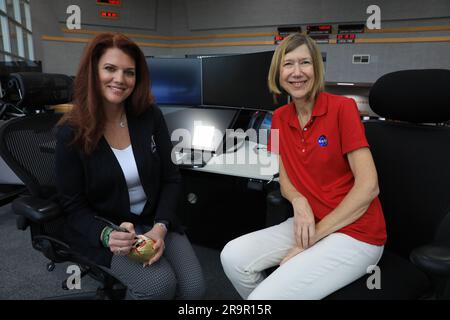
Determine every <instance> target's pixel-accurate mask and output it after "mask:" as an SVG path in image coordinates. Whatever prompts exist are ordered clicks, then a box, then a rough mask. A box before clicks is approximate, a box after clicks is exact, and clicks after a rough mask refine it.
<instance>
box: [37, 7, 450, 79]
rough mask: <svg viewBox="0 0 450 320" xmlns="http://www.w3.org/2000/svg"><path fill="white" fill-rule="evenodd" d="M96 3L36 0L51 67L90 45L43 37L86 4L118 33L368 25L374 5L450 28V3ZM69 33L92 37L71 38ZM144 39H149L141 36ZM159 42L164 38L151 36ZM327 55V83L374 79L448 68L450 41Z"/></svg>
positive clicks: (244, 49)
mask: <svg viewBox="0 0 450 320" xmlns="http://www.w3.org/2000/svg"><path fill="white" fill-rule="evenodd" d="M94 2H95V1H91V0H31V8H32V18H33V32H34V39H35V49H36V50H35V51H36V57H37V59H38V60H42V61H43V66H44V71H46V72H59V73H67V74H71V75H73V74H75V72H76V67H77V64H78V61H79V58H80V56H81V53H82V50H83V48H84V46H85V44H82V43H64V42H53V41H42V40H41V36H42V35H44V34H45V35H54V36H63V33H62V32H61V29H62V28H64V27H65V17H66V13H65V10H66V7H67V5H69V4H77V5H79V6H80V7H81V9H82V28H83V29H89V30H113V31H114V30H115V31H121V32H128V33H140V34H147V35H165V36H196V35H208V34H222V33H228V34H229V33H255V32H275V31H276V30H277V27H278V26H286V25H301V26H302V27H303V28H305V26H306V25H307V24H316V23H327V24H333V25H335V26H336V25H337V24H338V23H365V21H366V19H367V17H368V14H367V13H366V8H367V6H368V5H370V4H373V3H376V4H378V5H379V6H380V8H381V23H382V24H381V26H382V28H390V27H408V26H427V25H450V1H449V0H429V1H427V2H423V1H422V0H397V1H391V0H378V1H375V2H373V1H371V0H342V1H335V0H278V1H273V0H215V1H211V0H133V1H131V0H128V1H126V0H123V2H124V6H123V8H121V9H117V10H116V11H119V12H120V14H121V19H120V20H119V21H116V22H111V21H108V20H106V21H105V20H104V19H101V18H98V17H97V12H98V6H96V5H95V4H94ZM65 36H67V37H70V36H75V37H87V36H83V35H67V34H66V35H65ZM411 36H414V37H415V36H450V31H429V32H422V33H389V34H388V33H384V34H369V33H366V34H358V35H357V37H358V38H380V37H381V38H386V37H411ZM249 40H251V41H257V40H261V41H271V40H273V38H272V37H271V36H270V37H267V36H266V37H259V38H231V39H207V40H190V41H185V40H184V41H182V40H179V41H172V42H167V41H165V42H164V43H174V44H183V43H202V42H225V41H249ZM137 41H143V40H142V39H137ZM145 41H147V42H158V41H157V40H155V41H153V40H145ZM274 48H275V46H274V45H259V46H253V45H251V46H215V47H194V48H177V49H170V48H154V47H142V49H143V51H144V53H145V54H146V55H154V56H175V57H180V56H184V55H185V54H193V55H208V54H223V53H248V52H258V51H267V50H273V49H274ZM320 48H321V50H322V51H323V52H325V53H326V54H327V65H326V80H327V81H333V82H338V81H353V82H373V81H375V80H376V79H377V78H378V77H380V76H381V75H383V74H385V73H387V72H391V71H395V70H400V69H412V68H449V66H450V58H449V57H450V42H436V43H392V44H389V43H383V44H340V45H332V44H322V45H320ZM353 54H370V55H371V63H370V64H368V65H355V64H352V61H351V59H352V55H353Z"/></svg>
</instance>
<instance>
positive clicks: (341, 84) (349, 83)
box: [337, 82, 355, 86]
mask: <svg viewBox="0 0 450 320" xmlns="http://www.w3.org/2000/svg"><path fill="white" fill-rule="evenodd" d="M337 85H338V86H354V85H355V84H354V83H353V82H338V83H337Z"/></svg>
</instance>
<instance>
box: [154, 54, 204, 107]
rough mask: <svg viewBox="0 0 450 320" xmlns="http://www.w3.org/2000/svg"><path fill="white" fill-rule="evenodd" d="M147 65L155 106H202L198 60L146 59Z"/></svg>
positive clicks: (199, 63) (199, 61) (199, 62)
mask: <svg viewBox="0 0 450 320" xmlns="http://www.w3.org/2000/svg"><path fill="white" fill-rule="evenodd" d="M147 65H148V68H149V74H150V86H151V91H152V94H153V96H154V97H155V100H156V104H158V105H163V104H173V105H191V106H197V105H201V104H202V79H201V60H200V59H196V58H147Z"/></svg>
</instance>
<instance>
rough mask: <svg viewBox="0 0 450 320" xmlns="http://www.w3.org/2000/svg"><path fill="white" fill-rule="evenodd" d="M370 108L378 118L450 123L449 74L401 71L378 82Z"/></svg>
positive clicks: (444, 70)
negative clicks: (449, 121)
mask: <svg viewBox="0 0 450 320" xmlns="http://www.w3.org/2000/svg"><path fill="white" fill-rule="evenodd" d="M369 104H370V107H371V108H372V110H373V111H374V112H375V113H377V114H378V115H379V116H381V117H384V118H388V119H392V120H401V121H409V122H416V123H441V122H446V121H448V120H450V70H447V69H424V70H402V71H396V72H392V73H388V74H386V75H384V76H382V77H381V78H379V79H378V80H377V81H376V82H375V83H374V85H373V86H372V88H371V89H370V95H369Z"/></svg>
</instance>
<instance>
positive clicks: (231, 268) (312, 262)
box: [221, 34, 386, 299]
mask: <svg viewBox="0 0 450 320" xmlns="http://www.w3.org/2000/svg"><path fill="white" fill-rule="evenodd" d="M323 82H324V68H323V63H322V56H321V53H320V51H319V49H318V47H317V46H316V44H315V42H314V40H312V39H311V38H309V37H308V36H304V35H301V34H292V35H290V36H289V37H287V38H286V39H285V40H284V41H283V42H282V43H281V44H280V45H279V46H278V47H277V49H276V51H275V53H274V56H273V58H272V64H271V66H270V71H269V88H270V90H271V92H272V93H274V94H276V95H279V94H281V93H282V92H284V93H288V94H289V95H290V96H291V100H292V102H291V103H289V104H287V105H285V106H283V107H280V108H278V109H277V110H276V111H275V112H274V114H273V118H272V129H271V141H270V143H269V150H270V151H271V152H274V153H277V154H279V164H280V168H279V171H280V186H281V193H282V195H283V196H284V197H285V198H286V199H287V200H289V201H290V202H291V204H292V207H293V211H294V216H293V217H292V218H289V219H288V220H286V221H285V222H283V223H281V224H279V225H276V226H273V227H269V228H266V229H263V230H259V231H256V232H252V233H250V234H246V235H243V236H241V237H239V238H237V239H234V240H232V241H230V242H229V243H228V244H227V245H226V246H225V248H224V249H223V250H222V253H221V260H222V265H223V268H224V271H225V273H226V275H227V276H228V278H229V279H230V281H231V282H232V284H233V285H234V287H235V288H236V290H237V291H238V292H239V294H240V295H241V296H242V297H243V298H244V299H321V298H324V297H326V296H327V295H329V294H331V293H333V292H334V291H336V290H338V289H340V288H342V287H344V286H346V285H347V284H349V283H351V282H353V281H355V280H356V279H358V278H360V277H361V276H363V275H364V274H366V273H367V272H370V270H371V268H373V266H374V265H376V264H377V263H378V261H379V259H380V257H381V255H382V253H383V248H384V244H385V242H386V227H385V222H384V217H383V211H382V208H381V205H380V201H379V199H378V197H377V195H378V192H379V190H378V179H377V172H376V169H375V165H374V162H373V159H372V155H371V153H370V150H369V148H368V147H369V145H368V143H367V140H366V137H365V133H364V127H363V125H362V123H361V120H360V117H359V112H358V109H357V106H356V103H355V101H354V100H353V99H349V98H346V97H341V96H336V95H332V94H328V93H326V92H323ZM276 265H280V267H279V268H277V269H276V270H275V271H274V272H273V273H271V274H270V276H268V277H265V273H264V270H265V269H267V268H270V267H273V266H276Z"/></svg>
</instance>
